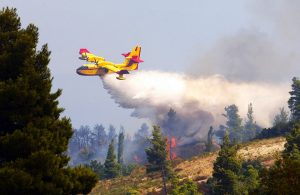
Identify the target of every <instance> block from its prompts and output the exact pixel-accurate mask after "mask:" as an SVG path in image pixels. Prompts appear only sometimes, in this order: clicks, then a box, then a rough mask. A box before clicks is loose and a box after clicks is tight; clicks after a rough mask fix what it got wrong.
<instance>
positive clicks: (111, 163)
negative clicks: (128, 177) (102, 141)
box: [104, 139, 120, 179]
mask: <svg viewBox="0 0 300 195" xmlns="http://www.w3.org/2000/svg"><path fill="white" fill-rule="evenodd" d="M119 175H120V165H119V164H118V163H117V161H116V155H115V143H114V139H112V140H111V142H110V144H109V146H108V151H107V156H106V159H105V163H104V177H105V178H106V179H110V178H115V177H117V176H119Z"/></svg>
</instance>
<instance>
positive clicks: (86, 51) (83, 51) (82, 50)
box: [79, 48, 90, 54]
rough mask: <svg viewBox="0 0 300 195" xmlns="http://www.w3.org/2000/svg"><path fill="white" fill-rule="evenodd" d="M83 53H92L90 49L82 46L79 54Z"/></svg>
mask: <svg viewBox="0 0 300 195" xmlns="http://www.w3.org/2000/svg"><path fill="white" fill-rule="evenodd" d="M83 53H90V52H89V50H87V49H85V48H81V49H80V50H79V54H83Z"/></svg>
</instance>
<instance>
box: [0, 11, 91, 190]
mask: <svg viewBox="0 0 300 195" xmlns="http://www.w3.org/2000/svg"><path fill="white" fill-rule="evenodd" d="M0 40H1V41H0V69H1V71H0V178H1V179H0V191H1V193H2V194H69V193H71V192H76V193H82V191H81V190H83V188H77V190H76V189H75V188H74V183H75V182H79V183H81V182H80V181H78V180H76V179H75V180H74V179H73V178H75V177H72V176H71V175H72V174H75V175H76V173H77V171H75V170H71V169H69V168H67V163H68V161H69V158H68V156H67V155H66V152H65V151H66V150H67V145H68V140H69V139H70V138H71V136H72V127H71V123H70V120H69V119H67V118H65V117H63V118H60V114H61V112H62V111H63V109H62V108H59V107H58V100H57V98H58V97H59V96H60V95H61V90H60V89H59V90H57V91H55V92H51V87H52V79H53V78H52V77H51V74H50V70H49V69H48V63H49V61H50V59H49V58H50V51H49V50H48V46H47V44H45V45H43V46H42V47H41V49H40V50H38V49H37V43H38V28H37V27H36V26H34V25H33V24H29V25H28V26H27V27H26V28H24V29H23V28H21V23H20V18H19V17H18V15H17V12H16V9H14V8H11V9H10V8H3V9H2V10H1V11H0ZM78 170H80V171H81V172H85V169H84V168H82V169H81V168H78ZM85 173H86V172H85ZM83 174H84V173H83ZM88 174H89V173H88ZM86 176H87V175H86ZM90 176H91V177H90ZM94 176H95V175H94ZM88 177H89V178H90V179H91V181H92V182H91V183H90V184H91V185H90V186H89V189H88V188H85V192H86V191H89V190H91V188H92V186H93V185H95V183H96V180H94V179H93V178H94V177H93V175H90V174H89V176H88ZM81 184H82V183H81Z"/></svg>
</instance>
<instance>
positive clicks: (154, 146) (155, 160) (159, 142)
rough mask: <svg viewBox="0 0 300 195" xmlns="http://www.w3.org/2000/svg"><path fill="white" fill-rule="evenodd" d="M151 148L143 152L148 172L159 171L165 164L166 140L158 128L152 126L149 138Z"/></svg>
mask: <svg viewBox="0 0 300 195" xmlns="http://www.w3.org/2000/svg"><path fill="white" fill-rule="evenodd" d="M149 141H150V144H151V147H150V148H147V149H146V150H145V152H146V154H147V159H148V162H149V164H150V165H149V166H148V168H147V171H148V172H151V171H159V170H161V169H162V168H165V166H166V164H167V155H168V151H167V139H166V138H165V137H163V135H162V132H161V129H160V127H159V126H156V125H154V126H153V131H152V137H151V138H150V140H149Z"/></svg>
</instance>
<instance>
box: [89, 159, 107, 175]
mask: <svg viewBox="0 0 300 195" xmlns="http://www.w3.org/2000/svg"><path fill="white" fill-rule="evenodd" d="M86 167H88V168H90V169H91V170H92V171H94V173H96V175H97V176H98V178H99V179H102V178H104V166H103V165H102V164H101V162H98V161H96V160H92V161H91V162H90V164H88V165H86Z"/></svg>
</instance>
